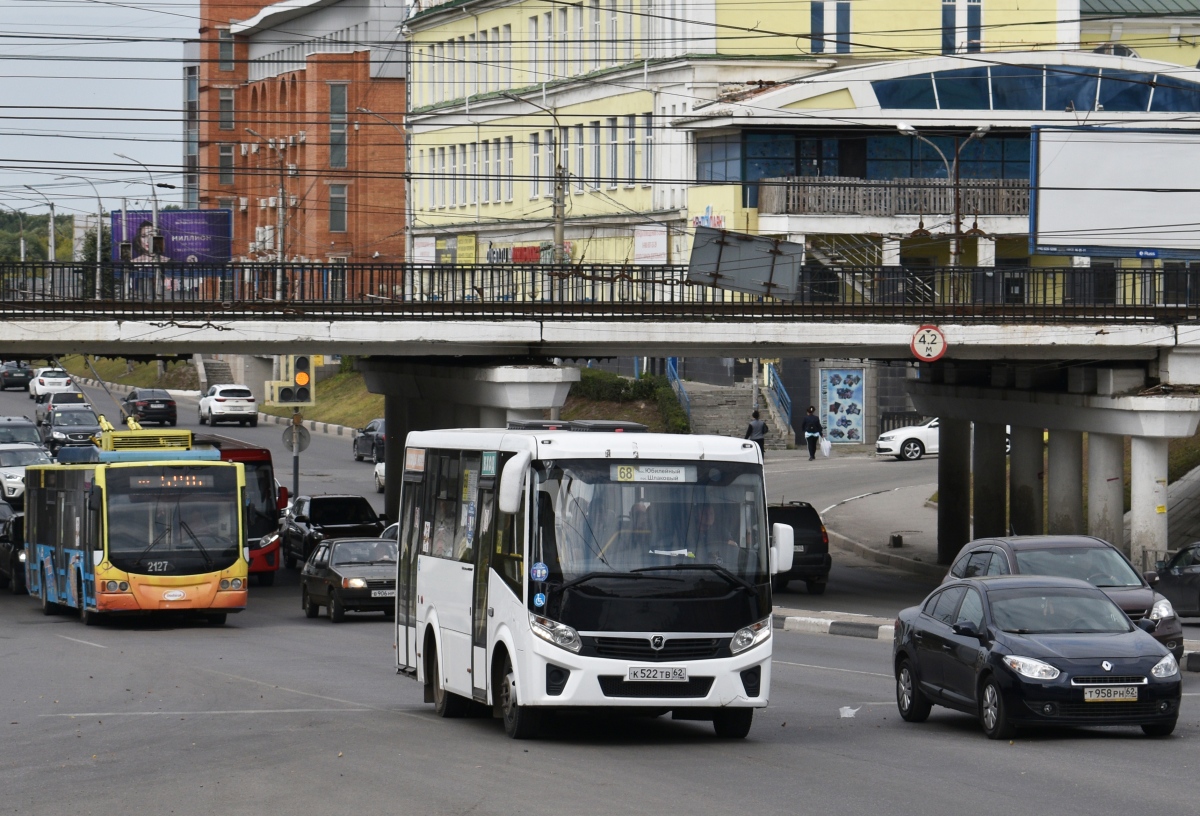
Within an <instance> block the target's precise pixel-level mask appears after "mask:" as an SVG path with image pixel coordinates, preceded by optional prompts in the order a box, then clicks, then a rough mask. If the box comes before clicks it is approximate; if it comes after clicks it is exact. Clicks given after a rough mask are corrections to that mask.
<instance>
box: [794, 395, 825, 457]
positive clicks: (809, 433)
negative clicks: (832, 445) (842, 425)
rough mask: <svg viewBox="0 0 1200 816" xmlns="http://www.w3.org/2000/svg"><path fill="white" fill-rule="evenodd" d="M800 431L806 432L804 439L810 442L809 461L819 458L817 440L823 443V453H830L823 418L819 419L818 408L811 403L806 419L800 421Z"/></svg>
mask: <svg viewBox="0 0 1200 816" xmlns="http://www.w3.org/2000/svg"><path fill="white" fill-rule="evenodd" d="M800 433H802V434H804V441H805V442H807V443H808V461H810V462H811V461H812V460H814V459H816V458H817V442H820V443H821V453H823V454H824V455H826V456H828V455H829V450H828V446H829V440H828V439H826V438H825V429H824V428H823V427H821V420H819V419H817V409H816V408H814V407H813V406H811V405H810V406H808V413H807V414H805V416H804V419H802V420H801V421H800Z"/></svg>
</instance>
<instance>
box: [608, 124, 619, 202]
mask: <svg viewBox="0 0 1200 816" xmlns="http://www.w3.org/2000/svg"><path fill="white" fill-rule="evenodd" d="M607 124H608V186H609V187H616V186H617V181H618V179H620V178H621V168H620V162H619V161H618V159H620V150H621V147H620V145H621V131H620V129H619V128H618V127H617V117H615V116H612V117H610V118H609V119H608V123H607Z"/></svg>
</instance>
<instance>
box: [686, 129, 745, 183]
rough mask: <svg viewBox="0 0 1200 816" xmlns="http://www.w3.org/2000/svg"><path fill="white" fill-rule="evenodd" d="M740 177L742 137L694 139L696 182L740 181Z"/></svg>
mask: <svg viewBox="0 0 1200 816" xmlns="http://www.w3.org/2000/svg"><path fill="white" fill-rule="evenodd" d="M741 178H742V139H741V137H740V136H717V137H714V138H711V139H706V138H700V139H697V140H696V183H697V184H706V183H713V182H716V183H720V182H725V181H740V180H741Z"/></svg>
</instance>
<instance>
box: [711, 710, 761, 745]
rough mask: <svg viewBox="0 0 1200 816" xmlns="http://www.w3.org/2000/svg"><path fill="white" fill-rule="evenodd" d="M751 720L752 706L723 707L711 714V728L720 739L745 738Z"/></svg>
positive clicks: (752, 716) (752, 717)
mask: <svg viewBox="0 0 1200 816" xmlns="http://www.w3.org/2000/svg"><path fill="white" fill-rule="evenodd" d="M753 722H754V709H753V708H723V709H721V710H720V711H718V712H717V713H716V714H714V715H713V730H714V731H716V732H717V736H718V737H720V738H721V739H745V738H746V735H747V734H749V733H750V725H751V724H752V723H753Z"/></svg>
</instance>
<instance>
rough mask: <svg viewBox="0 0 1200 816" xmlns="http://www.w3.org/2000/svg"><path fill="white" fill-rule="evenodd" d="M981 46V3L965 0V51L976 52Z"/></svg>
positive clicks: (975, 0) (976, 0)
mask: <svg viewBox="0 0 1200 816" xmlns="http://www.w3.org/2000/svg"><path fill="white" fill-rule="evenodd" d="M982 47H983V3H982V2H981V0H967V53H969V54H977V53H979V51H980V49H981V48H982Z"/></svg>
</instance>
